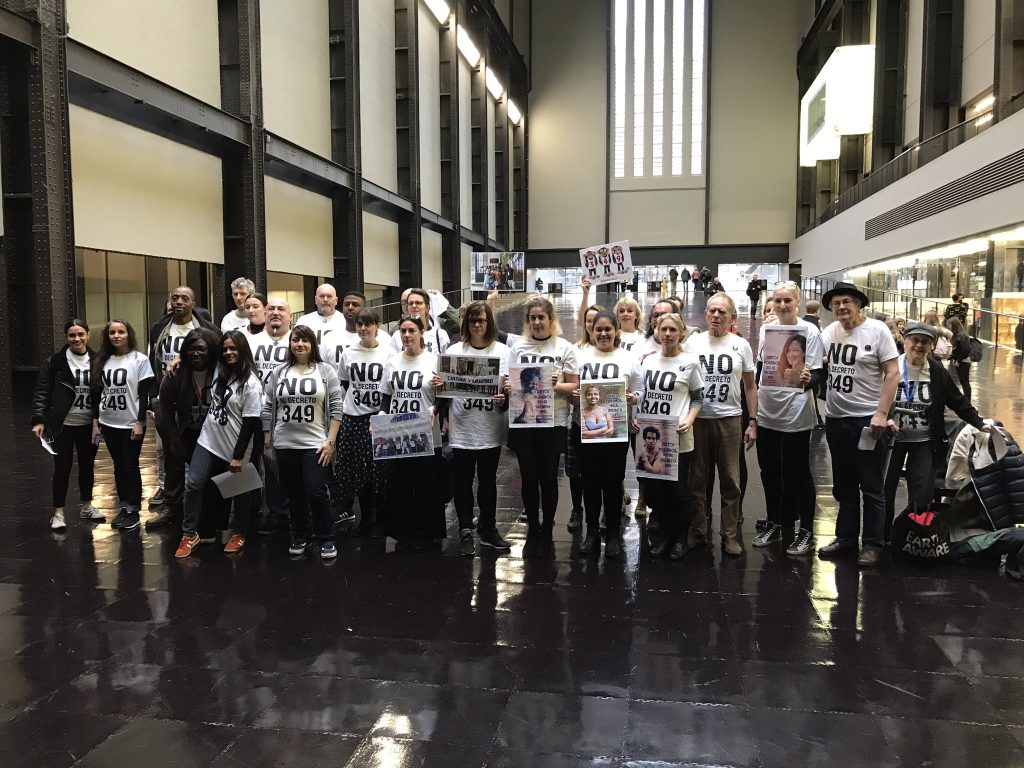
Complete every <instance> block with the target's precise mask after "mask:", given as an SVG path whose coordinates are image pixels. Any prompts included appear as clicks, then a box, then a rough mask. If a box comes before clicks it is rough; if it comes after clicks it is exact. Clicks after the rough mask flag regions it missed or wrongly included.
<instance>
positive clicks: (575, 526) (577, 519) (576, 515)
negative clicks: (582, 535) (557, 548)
mask: <svg viewBox="0 0 1024 768" xmlns="http://www.w3.org/2000/svg"><path fill="white" fill-rule="evenodd" d="M565 527H566V530H568V531H569V533H576V531H578V530H580V528H582V527H583V510H582V509H579V508H576V509H574V510H573V511H572V512H570V513H569V524H568V525H567V526H565Z"/></svg>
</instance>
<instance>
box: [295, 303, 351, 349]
mask: <svg viewBox="0 0 1024 768" xmlns="http://www.w3.org/2000/svg"><path fill="white" fill-rule="evenodd" d="M295 325H304V326H306V327H307V328H310V329H311V330H312V331H313V333H314V334H316V343H317V344H318V345H320V346H321V347H323V345H324V342H325V341H326V340H327V339H329V338H330V336H331V335H332V334H335V333H341V332H342V331H344V330H345V329H346V328H347V327H348V322H347V321H346V320H345V315H343V314H342V313H341V312H338V311H337V310H335V311H334V312H333V313H332V314H330V315H321V314H320V313H319V312H309V313H307V314H305V315H303V316H302V317H300V318H299V319H298V321H297V322H296V323H295Z"/></svg>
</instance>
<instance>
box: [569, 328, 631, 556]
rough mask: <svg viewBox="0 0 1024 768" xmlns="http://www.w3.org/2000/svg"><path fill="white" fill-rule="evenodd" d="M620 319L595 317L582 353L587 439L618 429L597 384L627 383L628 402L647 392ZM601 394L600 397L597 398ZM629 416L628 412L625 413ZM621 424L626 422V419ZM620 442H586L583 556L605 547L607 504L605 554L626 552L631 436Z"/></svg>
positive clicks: (581, 391)
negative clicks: (623, 532) (623, 528)
mask: <svg viewBox="0 0 1024 768" xmlns="http://www.w3.org/2000/svg"><path fill="white" fill-rule="evenodd" d="M619 334H620V331H619V322H618V320H617V319H616V318H615V314H614V313H612V312H599V313H598V315H597V317H596V318H595V319H594V325H593V330H592V331H591V338H592V339H593V345H592V346H587V347H586V348H585V349H583V350H581V352H580V368H579V370H580V388H579V389H578V390H577V396H582V399H583V400H585V402H586V405H585V406H584V407H583V410H582V411H581V413H580V428H581V430H582V431H583V436H584V437H590V436H593V437H594V438H598V439H600V438H602V437H603V438H608V437H611V436H612V435H614V433H615V432H616V430H615V425H614V423H613V417H614V414H613V411H612V409H611V408H608V407H604V406H598V405H597V403H598V401H599V398H600V389H599V388H598V387H597V386H596V385H595V382H598V381H600V382H622V384H623V385H624V387H625V392H626V403H627V404H628V405H630V406H633V405H636V404H637V403H638V402H640V399H641V397H642V396H643V389H644V383H643V375H642V373H641V371H640V365H639V362H638V361H637V357H636V355H634V354H633V353H632V352H629V351H627V350H625V349H621V348H620V347H619ZM595 395H596V397H595ZM622 418H627V414H622ZM620 423H621V422H620ZM622 437H623V439H622V440H621V441H617V442H604V441H602V442H598V443H591V442H588V440H584V441H583V443H582V445H581V446H580V463H581V464H582V465H583V506H584V509H585V510H586V515H587V535H586V538H585V539H584V540H583V543H582V544H581V545H580V554H581V555H589V554H592V553H596V552H599V551H600V549H601V534H600V533H599V525H600V519H601V508H602V506H603V507H604V514H605V526H606V529H607V538H606V544H605V550H604V554H605V557H610V558H615V557H618V556H619V555H620V554H621V552H622V544H621V541H620V539H619V530H620V523H621V520H622V515H621V514H620V512H621V510H622V481H623V478H624V477H625V474H626V452H627V451H628V449H629V440H628V439H627V437H626V435H625V434H623V436H622Z"/></svg>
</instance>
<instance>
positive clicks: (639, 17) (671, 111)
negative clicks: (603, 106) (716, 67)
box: [612, 0, 707, 180]
mask: <svg viewBox="0 0 1024 768" xmlns="http://www.w3.org/2000/svg"><path fill="white" fill-rule="evenodd" d="M706 3H707V0H614V6H613V7H614V18H613V24H614V27H613V34H612V39H613V62H612V77H613V89H612V94H613V100H614V104H613V105H612V177H613V178H614V179H624V180H625V179H630V178H633V179H639V178H648V177H670V176H674V177H688V176H701V175H703V173H704V103H705V87H706V84H705V81H704V72H705V63H704V57H705V55H706V46H705V44H704V39H705V35H706V34H707V28H706V27H707V24H706V8H705V6H706Z"/></svg>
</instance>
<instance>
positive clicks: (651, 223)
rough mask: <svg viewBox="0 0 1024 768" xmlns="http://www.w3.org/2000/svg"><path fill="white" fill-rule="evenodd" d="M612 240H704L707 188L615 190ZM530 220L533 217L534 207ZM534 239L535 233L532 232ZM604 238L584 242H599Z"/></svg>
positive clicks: (611, 209) (661, 242)
mask: <svg viewBox="0 0 1024 768" xmlns="http://www.w3.org/2000/svg"><path fill="white" fill-rule="evenodd" d="M609 206H610V207H609V214H610V216H609V238H608V239H609V241H612V240H629V244H630V245H696V244H702V243H703V242H704V190H703V189H658V190H643V191H639V192H635V191H614V192H612V193H611V195H610V201H609ZM530 221H531V223H532V221H533V214H532V211H531V215H530ZM530 239H531V243H532V240H533V238H532V236H531V238H530ZM600 242H603V241H602V240H601V239H600V238H598V239H596V240H590V241H587V242H580V243H578V246H585V245H595V244H597V243H600Z"/></svg>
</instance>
